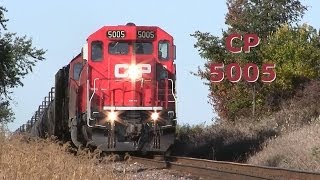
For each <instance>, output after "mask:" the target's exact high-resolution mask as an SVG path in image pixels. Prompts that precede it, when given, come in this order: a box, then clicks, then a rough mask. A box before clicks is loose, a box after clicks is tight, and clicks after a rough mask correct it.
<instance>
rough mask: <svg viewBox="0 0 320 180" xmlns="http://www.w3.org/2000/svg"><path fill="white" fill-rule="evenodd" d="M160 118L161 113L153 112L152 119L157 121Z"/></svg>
mask: <svg viewBox="0 0 320 180" xmlns="http://www.w3.org/2000/svg"><path fill="white" fill-rule="evenodd" d="M158 118H159V113H157V112H153V113H152V114H151V119H152V120H154V121H156V120H157V119H158Z"/></svg>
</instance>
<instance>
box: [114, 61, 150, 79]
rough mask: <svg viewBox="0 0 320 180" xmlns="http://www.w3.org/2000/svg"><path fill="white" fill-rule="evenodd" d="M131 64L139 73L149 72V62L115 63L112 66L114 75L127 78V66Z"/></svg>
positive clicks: (129, 66)
mask: <svg viewBox="0 0 320 180" xmlns="http://www.w3.org/2000/svg"><path fill="white" fill-rule="evenodd" d="M132 66H136V68H137V70H138V71H139V74H141V75H142V74H149V73H151V65H150V64H137V65H129V64H116V65H115V66H114V76H115V77H116V78H128V77H129V73H128V70H129V68H132ZM121 70H122V71H121Z"/></svg>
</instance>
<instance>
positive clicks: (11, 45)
mask: <svg viewBox="0 0 320 180" xmlns="http://www.w3.org/2000/svg"><path fill="white" fill-rule="evenodd" d="M5 12H7V10H6V9H5V8H4V7H0V24H1V25H0V122H10V121H13V119H14V117H13V115H14V114H13V112H12V110H11V108H10V100H11V99H10V93H11V90H12V88H16V87H19V86H23V83H22V82H21V80H22V79H23V78H24V77H25V76H26V75H27V74H28V73H29V72H32V67H33V66H35V63H36V62H37V61H40V60H44V57H43V55H44V54H45V51H44V50H43V49H37V48H35V47H33V46H32V40H31V39H30V38H27V37H26V36H23V37H19V36H17V35H16V33H10V32H8V31H7V28H6V22H7V21H8V19H6V18H5V16H4V14H5Z"/></svg>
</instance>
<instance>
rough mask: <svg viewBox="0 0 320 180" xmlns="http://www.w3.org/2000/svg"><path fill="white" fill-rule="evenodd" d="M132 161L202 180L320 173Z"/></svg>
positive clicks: (310, 177) (311, 177) (176, 160)
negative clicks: (190, 175)
mask: <svg viewBox="0 0 320 180" xmlns="http://www.w3.org/2000/svg"><path fill="white" fill-rule="evenodd" d="M131 161H134V162H139V163H141V164H146V165H150V166H155V167H157V168H164V169H172V170H176V171H180V172H187V173H191V174H192V175H194V176H197V177H200V178H202V179H213V180H214V179H228V180H229V179H231V180H236V179H244V180H253V179H268V180H269V179H270V180H271V179H272V180H274V179H277V180H278V179H279V180H288V179H290V180H293V179H294V180H298V179H299V180H300V179H301V180H319V179H320V173H315V172H306V171H296V170H290V169H281V168H273V167H264V166H254V165H248V164H240V163H232V162H221V161H212V160H205V159H195V158H187V157H167V158H165V159H164V158H162V159H161V158H159V157H156V158H154V159H148V158H142V157H135V156H131Z"/></svg>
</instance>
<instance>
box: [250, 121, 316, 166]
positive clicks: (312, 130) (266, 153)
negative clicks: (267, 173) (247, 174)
mask: <svg viewBox="0 0 320 180" xmlns="http://www.w3.org/2000/svg"><path fill="white" fill-rule="evenodd" d="M248 163H250V164H258V165H265V166H274V167H282V168H290V169H299V170H308V171H320V125H319V124H311V125H308V126H305V127H303V128H301V129H300V130H297V131H292V132H290V133H287V134H284V135H282V136H279V137H278V138H276V139H273V140H270V141H268V142H267V143H266V146H265V148H264V149H263V150H262V151H261V152H258V153H257V154H256V155H254V156H252V157H251V158H250V159H249V160H248Z"/></svg>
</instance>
